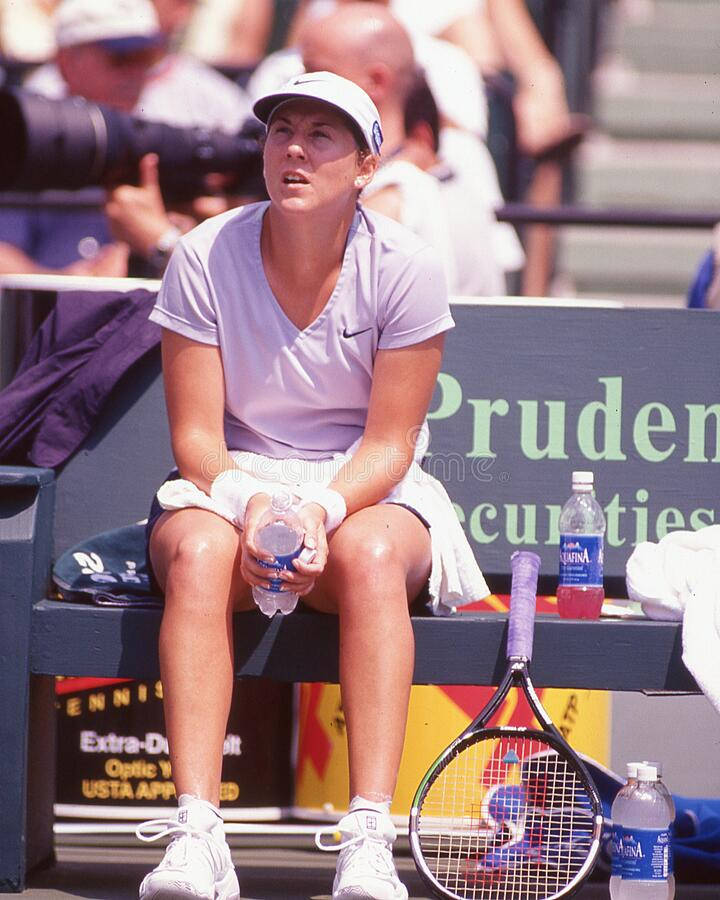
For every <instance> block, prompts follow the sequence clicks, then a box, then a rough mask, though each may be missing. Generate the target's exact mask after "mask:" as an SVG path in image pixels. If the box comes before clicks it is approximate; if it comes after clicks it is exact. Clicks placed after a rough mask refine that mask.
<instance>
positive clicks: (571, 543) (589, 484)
mask: <svg viewBox="0 0 720 900" xmlns="http://www.w3.org/2000/svg"><path fill="white" fill-rule="evenodd" d="M558 524H559V529H560V577H559V581H558V589H557V603H558V612H559V613H560V615H561V616H562V617H563V618H565V619H597V618H599V616H600V610H601V609H602V603H603V600H604V598H605V590H604V587H603V562H604V535H605V514H604V513H603V511H602V507H601V506H600V504H599V503H598V502H597V500H596V499H595V494H594V491H593V473H592V472H573V473H572V496H571V497H570V499H569V500H568V501H567V503H566V504H565V505H564V506H563V508H562V511H561V512H560V521H559V523H558Z"/></svg>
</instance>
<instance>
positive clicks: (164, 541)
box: [150, 509, 248, 805]
mask: <svg viewBox="0 0 720 900" xmlns="http://www.w3.org/2000/svg"><path fill="white" fill-rule="evenodd" d="M150 556H151V559H152V564H153V569H154V571H155V574H156V577H157V579H158V581H159V583H160V585H161V587H162V588H163V589H164V591H165V611H164V613H163V618H162V625H161V628H160V673H161V678H162V684H163V706H164V710H165V725H166V729H167V736H168V742H169V745H170V760H171V764H172V776H173V781H174V783H175V789H176V792H177V794H178V796H180V794H192V795H194V796H196V797H200V798H201V799H203V800H208V801H209V802H210V803H213V804H215V805H218V803H219V802H220V779H221V769H222V748H223V741H224V740H225V734H226V729H227V719H228V715H229V712H230V702H231V700H232V690H233V638H232V613H233V600H234V599H236V598H238V597H239V598H240V603H241V605H242V601H243V600H245V601H246V603H247V595H248V589H247V587H246V586H245V585H244V582H242V579H240V577H239V533H238V532H237V530H236V529H235V528H234V527H233V526H232V525H230V524H229V523H228V522H226V521H225V520H224V519H221V518H220V517H219V516H216V515H214V514H213V513H210V512H207V511H205V510H200V509H185V510H178V511H176V512H172V513H166V514H165V515H164V516H163V517H162V518H161V519H160V520H159V521H158V523H157V525H156V526H155V528H154V529H153V533H152V537H151V542H150ZM236 608H237V603H236Z"/></svg>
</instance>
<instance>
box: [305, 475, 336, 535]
mask: <svg viewBox="0 0 720 900" xmlns="http://www.w3.org/2000/svg"><path fill="white" fill-rule="evenodd" d="M300 498H301V500H302V502H303V503H317V504H318V505H319V506H322V508H323V509H324V510H325V531H334V530H335V529H336V528H337V527H338V526H339V525H340V524H342V522H343V521H344V519H345V517H346V516H347V505H346V503H345V498H344V497H343V495H342V494H341V493H340V492H339V491H334V490H333V489H332V488H328V487H321V486H320V485H312V484H305V485H303V486H302V487H301V488H300Z"/></svg>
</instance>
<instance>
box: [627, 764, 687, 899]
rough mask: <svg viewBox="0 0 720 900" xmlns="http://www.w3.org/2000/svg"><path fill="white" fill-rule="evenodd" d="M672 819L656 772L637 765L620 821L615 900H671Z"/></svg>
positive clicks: (673, 887) (672, 886) (646, 766)
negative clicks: (619, 875) (618, 878)
mask: <svg viewBox="0 0 720 900" xmlns="http://www.w3.org/2000/svg"><path fill="white" fill-rule="evenodd" d="M672 818H673V817H672V814H671V808H670V806H669V805H668V798H667V795H666V793H665V792H664V791H662V790H659V789H658V776H657V769H656V768H655V766H652V765H643V764H640V765H639V766H638V770H637V784H635V785H634V787H633V788H632V790H631V791H630V794H629V796H628V799H627V805H626V806H625V808H624V811H623V814H622V816H621V821H620V825H621V827H622V879H621V881H620V890H619V892H618V897H619V900H672V897H673V896H674V894H675V885H674V880H672V873H673V849H672V834H671V831H670V827H671V824H672Z"/></svg>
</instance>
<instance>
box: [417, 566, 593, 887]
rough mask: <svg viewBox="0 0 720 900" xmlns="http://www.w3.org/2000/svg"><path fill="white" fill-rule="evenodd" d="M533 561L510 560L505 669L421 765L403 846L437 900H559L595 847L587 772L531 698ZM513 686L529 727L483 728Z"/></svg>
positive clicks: (587, 866)
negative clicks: (461, 726)
mask: <svg viewBox="0 0 720 900" xmlns="http://www.w3.org/2000/svg"><path fill="white" fill-rule="evenodd" d="M539 565H540V558H539V557H538V556H537V554H535V553H530V552H526V551H518V552H516V553H514V554H513V556H512V559H511V566H512V588H511V596H510V616H509V623H508V638H507V653H506V655H507V660H508V668H507V671H506V673H505V676H504V677H503V680H502V682H501V683H500V685H499V686H498V688H497V690H496V691H495V693H494V694H493V696H492V697H491V699H490V700H489V702H488V703H487V705H486V706H485V708H484V709H483V710H482V712H481V713H480V715H479V716H478V717H477V718H476V719H475V720H474V721H473V722H472V723H471V724H470V725H469V726H468V727H467V728H466V729H465V730H464V731H463V732H462V734H460V735H459V736H458V737H457V738H456V739H455V740H454V741H453V742H452V744H451V745H450V746H449V747H448V748H447V750H445V751H444V752H443V753H442V754H441V755H440V756H439V757H438V759H436V760H435V762H434V763H433V764H432V766H431V767H430V769H429V771H428V772H427V774H426V775H425V777H424V778H423V780H422V782H421V783H420V786H419V787H418V790H417V793H416V794H415V798H414V800H413V804H412V809H411V812H410V848H411V850H412V854H413V857H414V859H415V864H416V866H417V869H418V871H419V873H420V875H421V876H422V878H423V880H424V881H425V882H426V884H427V886H428V887H429V888H430V890H432V892H433V893H434V894H435V895H436V896H437V897H449V898H454V900H520V898H522V900H550V898H555V897H569V896H570V895H571V894H573V893H575V891H576V890H577V889H578V888H579V887H580V885H581V884H582V882H583V881H584V880H585V879H586V878H587V876H588V875H589V874H590V872H591V870H592V867H593V865H594V863H595V860H596V858H597V854H598V851H599V849H600V836H601V833H602V823H603V817H602V806H601V804H600V798H599V796H598V793H597V791H596V789H595V786H594V785H593V783H592V779H591V778H590V775H589V773H588V771H587V769H586V768H585V766H584V765H583V763H582V761H581V760H580V758H579V757H578V756H577V755H576V754H575V753H574V752H573V750H572V749H571V748H570V746H569V745H568V744H567V742H566V741H565V739H564V738H563V737H562V735H561V734H560V732H559V731H558V730H557V728H555V726H554V725H553V723H552V721H551V720H550V717H549V716H548V714H547V713H546V712H545V710H544V709H543V707H542V704H541V703H540V700H539V698H538V696H537V694H536V693H535V689H534V687H533V684H532V681H531V680H530V675H529V672H528V663H529V661H530V658H531V656H532V644H533V630H534V624H535V601H536V591H537V577H538V569H539ZM513 689H519V690H521V691H522V692H523V693H524V695H525V697H526V698H527V701H528V703H529V704H530V707H531V709H532V711H533V714H534V715H535V717H536V719H537V721H538V723H539V726H540V727H539V728H537V729H536V728H524V727H510V726H498V727H488V722H489V721H490V720H491V719H492V717H493V716H494V715H495V713H496V712H497V711H498V709H499V708H500V706H501V704H502V703H503V701H504V700H505V698H506V697H507V696H508V694H510V692H511V691H512V690H513Z"/></svg>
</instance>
